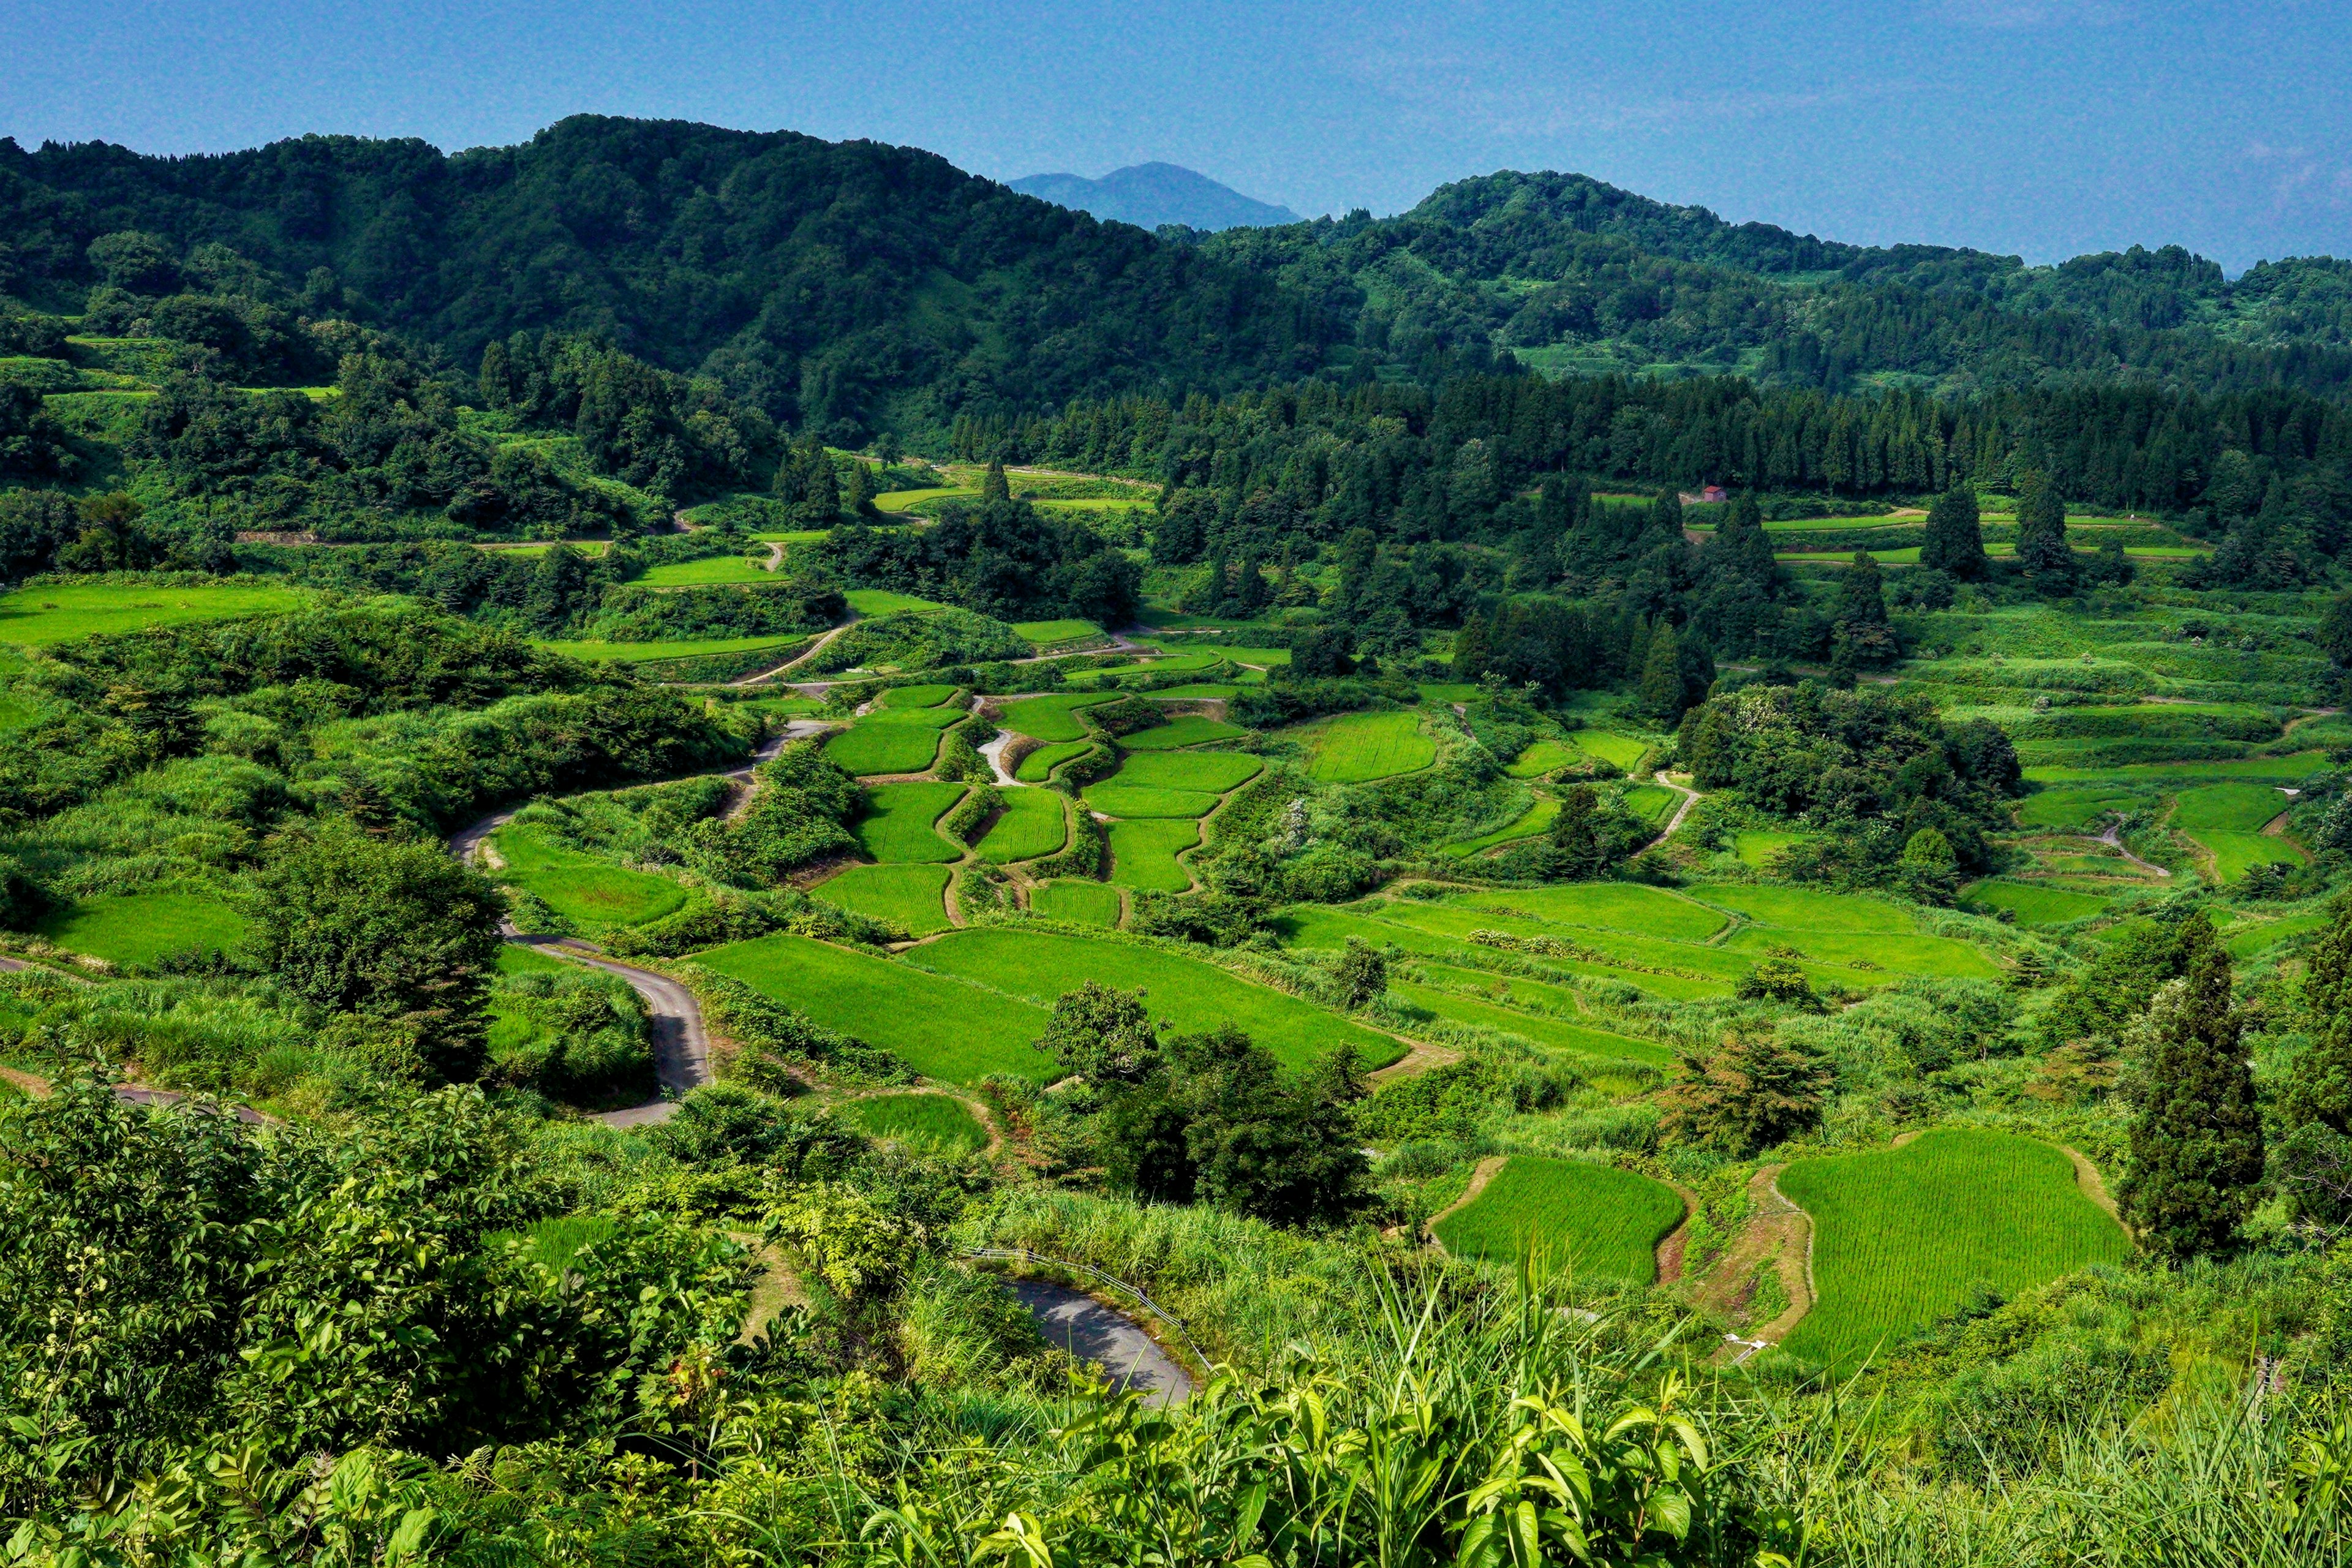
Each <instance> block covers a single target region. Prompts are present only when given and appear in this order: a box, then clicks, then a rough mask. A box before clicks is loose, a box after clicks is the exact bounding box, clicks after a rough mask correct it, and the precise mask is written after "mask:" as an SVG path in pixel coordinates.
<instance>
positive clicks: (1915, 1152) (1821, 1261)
mask: <svg viewBox="0 0 2352 1568" xmlns="http://www.w3.org/2000/svg"><path fill="white" fill-rule="evenodd" d="M1779 1184H1780V1191H1781V1192H1782V1193H1784V1194H1787V1196H1788V1198H1789V1200H1790V1202H1791V1203H1794V1204H1795V1205H1798V1206H1799V1207H1800V1208H1802V1209H1803V1210H1804V1211H1805V1212H1806V1213H1807V1214H1809V1215H1811V1216H1812V1221H1813V1277H1814V1281H1815V1283H1816V1285H1817V1286H1818V1288H1819V1289H1820V1293H1821V1300H1819V1301H1817V1302H1816V1303H1815V1304H1814V1307H1813V1310H1811V1312H1809V1313H1808V1314H1806V1316H1805V1317H1804V1319H1803V1320H1802V1321H1800V1322H1799V1323H1798V1324H1797V1327H1796V1329H1795V1331H1793V1332H1791V1333H1790V1335H1789V1338H1788V1340H1787V1342H1786V1346H1785V1348H1786V1349H1787V1350H1788V1351H1789V1352H1790V1353H1791V1354H1794V1355H1799V1356H1802V1357H1804V1358H1805V1359H1807V1360H1809V1361H1814V1362H1821V1363H1826V1364H1828V1365H1830V1366H1832V1367H1834V1368H1837V1369H1840V1370H1848V1369H1851V1368H1852V1367H1853V1366H1854V1365H1856V1364H1858V1363H1861V1362H1862V1361H1863V1360H1864V1359H1865V1358H1868V1357H1870V1356H1872V1355H1873V1354H1874V1353H1877V1352H1881V1351H1883V1350H1884V1349H1887V1348H1891V1347H1892V1346H1894V1345H1895V1344H1896V1343H1898V1342H1901V1341H1902V1340H1903V1338H1904V1337H1905V1336H1906V1335H1908V1334H1912V1333H1915V1332H1916V1331H1919V1330H1921V1329H1924V1328H1926V1327H1927V1325H1929V1324H1930V1323H1932V1322H1934V1321H1936V1320H1937V1318H1940V1317H1942V1316H1944V1315H1945V1314H1947V1313H1948V1312H1950V1311H1952V1310H1954V1309H1955V1308H1958V1307H1959V1306H1960V1305H1961V1304H1963V1303H1964V1302H1966V1301H1967V1300H1969V1295H1970V1293H1971V1291H1972V1290H1973V1289H1975V1288H1976V1286H1977V1284H1978V1282H1979V1281H1982V1282H1984V1283H1986V1284H1989V1285H1990V1286H1991V1287H1992V1288H1993V1289H1996V1290H1998V1291H2000V1293H2001V1294H2002V1295H2003V1296H2010V1297H2013V1296H2015V1295H2016V1294H2017V1293H2018V1292H2019V1291H2021V1290H2023V1289H2029V1288H2031V1287H2032V1286H2035V1285H2038V1284H2041V1283H2042V1281H2043V1280H2046V1279H2056V1278H2057V1277H2058V1276H2059V1275H2061V1274H2065V1273H2070V1272H2072V1271H2073V1270H2074V1269H2076V1268H2083V1267H2084V1266H2085V1265H2088V1264H2093V1263H2120V1262H2122V1261H2123V1260H2124V1259H2125V1258H2127V1257H2129V1256H2130V1254H2131V1243H2130V1241H2129V1240H2128V1239H2127V1238H2126V1237H2125V1235H2124V1233H2123V1229H2122V1227H2121V1226H2118V1225H2116V1222H2115V1221H2114V1220H2113V1219H2111V1218H2109V1217H2108V1216H2107V1215H2105V1213H2103V1212H2102V1211H2101V1210H2100V1208H2099V1207H2098V1205H2095V1204H2094V1203H2093V1202H2092V1201H2091V1200H2090V1199H2089V1198H2087V1197H2085V1196H2084V1194H2083V1192H2082V1190H2081V1188H2080V1187H2078V1186H2077V1185H2076V1184H2075V1179H2074V1166H2073V1164H2072V1163H2069V1162H2068V1160H2067V1158H2066V1156H2065V1155H2064V1154H2063V1153H2062V1152H2059V1151H2058V1150H2057V1149H2055V1148H2053V1147H2052V1146H2051V1145H2049V1144H2047V1143H2042V1142H2035V1141H2034V1140H2032V1139H2031V1138H2019V1137H2013V1136H2011V1135H2010V1134H2008V1133H2003V1132H1986V1131H1976V1130H1973V1129H1967V1130H1964V1129H1958V1128H1938V1129H1936V1130H1934V1131H1928V1132H1925V1133H1922V1134H1921V1135H1920V1136H1919V1137H1918V1138H1916V1139H1915V1140H1914V1141H1912V1142H1909V1143H1906V1145H1904V1146H1903V1147H1902V1148H1900V1149H1894V1150H1888V1151H1885V1152H1874V1153H1868V1154H1840V1155H1834V1156H1832V1157H1830V1158H1827V1159H1821V1160H1801V1161H1799V1162H1797V1163H1795V1164H1793V1165H1790V1167H1789V1168H1788V1169H1787V1170H1785V1171H1783V1172H1781V1173H1780V1183H1779Z"/></svg>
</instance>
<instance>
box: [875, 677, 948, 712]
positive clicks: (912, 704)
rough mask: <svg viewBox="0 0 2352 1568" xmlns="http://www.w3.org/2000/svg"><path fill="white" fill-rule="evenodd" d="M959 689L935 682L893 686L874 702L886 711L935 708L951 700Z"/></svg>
mask: <svg viewBox="0 0 2352 1568" xmlns="http://www.w3.org/2000/svg"><path fill="white" fill-rule="evenodd" d="M961 689H962V688H961V687H958V686H943V685H940V684H939V683H937V682H933V683H932V684H930V685H929V686H894V687H892V688H891V689H889V690H887V691H885V692H884V693H883V694H882V695H881V696H880V697H879V698H877V700H876V701H875V706H876V707H877V708H881V709H884V710H890V709H898V708H937V707H939V706H940V704H942V703H944V702H947V701H949V700H951V699H953V698H954V696H955V694H956V693H957V692H958V691H960V690H961Z"/></svg>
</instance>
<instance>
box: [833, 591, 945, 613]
mask: <svg viewBox="0 0 2352 1568" xmlns="http://www.w3.org/2000/svg"><path fill="white" fill-rule="evenodd" d="M842 597H843V598H845V599H847V600H848V601H849V607H850V608H851V609H853V610H856V612H857V613H858V614H859V615H861V616H887V615H888V614H889V613H890V612H891V611H893V610H936V609H940V608H941V607H942V606H941V605H939V604H937V603H935V602H934V601H932V600H929V599H918V598H917V597H915V595H912V594H894V593H892V592H891V591H890V590H889V589H887V588H852V589H851V590H849V592H848V593H846V594H844V595H842Z"/></svg>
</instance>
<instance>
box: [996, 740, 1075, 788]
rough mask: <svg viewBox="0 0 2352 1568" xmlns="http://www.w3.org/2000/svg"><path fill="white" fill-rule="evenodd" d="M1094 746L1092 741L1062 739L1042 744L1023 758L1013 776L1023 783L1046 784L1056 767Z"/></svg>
mask: <svg viewBox="0 0 2352 1568" xmlns="http://www.w3.org/2000/svg"><path fill="white" fill-rule="evenodd" d="M1093 746H1094V742H1092V741H1062V742H1056V743H1055V744H1054V745H1050V746H1040V747H1038V748H1037V749H1036V750H1035V751H1034V752H1030V753H1029V754H1028V755H1027V756H1025V757H1023V758H1022V759H1021V765H1020V766H1019V767H1017V768H1015V769H1013V777H1014V778H1016V779H1019V780H1020V781H1021V782H1022V783H1023V784H1044V783H1045V781H1046V779H1048V778H1049V777H1051V776H1052V775H1053V772H1054V770H1055V768H1056V767H1058V766H1059V765H1060V764H1062V763H1066V762H1068V761H1069V760H1070V759H1071V758H1072V757H1075V756H1076V755H1078V754H1079V753H1080V752H1086V751H1089V750H1091V749H1092V748H1093Z"/></svg>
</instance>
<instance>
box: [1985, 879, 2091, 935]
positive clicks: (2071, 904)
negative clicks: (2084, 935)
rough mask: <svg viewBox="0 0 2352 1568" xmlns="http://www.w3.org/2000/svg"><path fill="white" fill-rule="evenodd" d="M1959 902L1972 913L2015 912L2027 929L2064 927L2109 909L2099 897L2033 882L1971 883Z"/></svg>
mask: <svg viewBox="0 0 2352 1568" xmlns="http://www.w3.org/2000/svg"><path fill="white" fill-rule="evenodd" d="M1960 902H1961V903H1962V904H1963V905H1965V906H1966V907H1968V908H1969V909H1973V910H1987V911H1990V910H2014V911H2015V912H2016V915H2017V923H2018V924H2019V925H2021V926H2027V927H2032V926H2056V925H2064V924H2066V923H2067V922H2068V921H2080V920H2088V919H2089V918H2090V917H2091V916H2093V915H2095V914H2097V913H2098V912H2099V911H2100V910H2104V909H2105V908H2106V907H2107V900H2105V898H2103V897H2101V896H2100V895H2098V894H2096V893H2077V892H2071V891H2069V890H2068V889H2064V888H2048V887H2043V886H2042V885H2041V884H2039V883H2034V882H2009V881H2001V880H1999V879H1988V880H1986V881H1982V882H1972V883H1970V884H1969V886H1968V887H1966V888H1963V889H1960Z"/></svg>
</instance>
